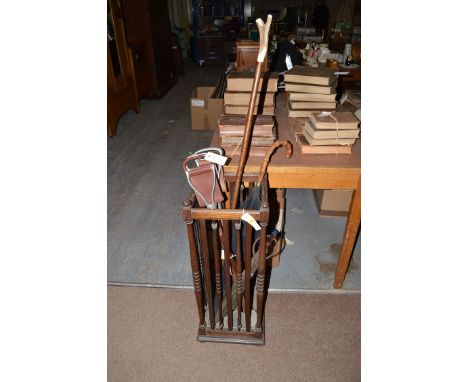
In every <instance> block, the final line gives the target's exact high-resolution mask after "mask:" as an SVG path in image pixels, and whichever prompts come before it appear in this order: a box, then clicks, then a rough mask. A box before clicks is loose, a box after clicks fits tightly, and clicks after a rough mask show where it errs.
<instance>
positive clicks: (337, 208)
mask: <svg viewBox="0 0 468 382" xmlns="http://www.w3.org/2000/svg"><path fill="white" fill-rule="evenodd" d="M314 194H315V200H316V202H317V208H318V210H319V214H320V216H323V217H328V216H345V217H346V216H348V211H349V205H350V203H351V197H352V196H353V190H314Z"/></svg>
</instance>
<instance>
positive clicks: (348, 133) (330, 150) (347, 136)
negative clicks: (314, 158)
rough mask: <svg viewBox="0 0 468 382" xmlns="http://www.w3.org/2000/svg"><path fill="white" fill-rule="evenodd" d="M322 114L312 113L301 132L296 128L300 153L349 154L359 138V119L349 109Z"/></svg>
mask: <svg viewBox="0 0 468 382" xmlns="http://www.w3.org/2000/svg"><path fill="white" fill-rule="evenodd" d="M323 114H326V113H323ZM323 114H322V113H312V114H311V115H310V117H309V120H307V121H306V122H305V124H304V127H303V130H302V132H300V131H297V130H296V141H297V143H298V146H299V147H300V149H301V152H302V154H351V150H352V146H353V145H354V144H355V143H356V139H357V138H359V132H360V129H359V120H358V119H357V118H356V116H355V115H354V114H353V113H352V112H349V111H343V112H334V113H331V116H329V115H323Z"/></svg>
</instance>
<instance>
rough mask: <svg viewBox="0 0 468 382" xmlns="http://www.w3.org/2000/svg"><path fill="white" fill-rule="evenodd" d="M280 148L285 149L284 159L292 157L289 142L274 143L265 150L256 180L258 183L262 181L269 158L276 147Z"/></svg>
mask: <svg viewBox="0 0 468 382" xmlns="http://www.w3.org/2000/svg"><path fill="white" fill-rule="evenodd" d="M281 146H284V147H286V158H291V156H292V145H291V142H289V141H276V142H275V143H273V144H272V145H271V146H270V148H269V149H268V150H267V152H266V154H265V157H264V158H263V163H262V167H261V169H260V174H259V176H258V180H257V182H258V183H261V181H262V180H263V177H264V176H265V173H266V170H267V167H268V163H270V159H271V156H272V154H273V152H274V151H275V150H276V149H277V148H278V147H281Z"/></svg>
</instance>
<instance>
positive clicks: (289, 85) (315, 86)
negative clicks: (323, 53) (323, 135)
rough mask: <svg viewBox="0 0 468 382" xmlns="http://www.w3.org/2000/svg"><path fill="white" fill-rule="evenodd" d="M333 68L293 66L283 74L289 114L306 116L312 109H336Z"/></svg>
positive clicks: (291, 115) (335, 78)
mask: <svg viewBox="0 0 468 382" xmlns="http://www.w3.org/2000/svg"><path fill="white" fill-rule="evenodd" d="M334 72H335V70H332V69H328V68H313V67H311V66H295V67H294V68H292V69H291V70H289V71H287V72H286V73H285V74H284V81H285V83H286V91H287V92H288V93H289V96H288V97H289V116H290V117H308V116H309V114H310V113H311V112H314V111H323V110H326V111H333V110H335V109H336V102H335V98H336V90H335V88H336V80H337V77H336V76H335V75H334V74H333V73H334Z"/></svg>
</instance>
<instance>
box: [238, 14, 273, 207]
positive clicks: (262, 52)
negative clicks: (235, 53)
mask: <svg viewBox="0 0 468 382" xmlns="http://www.w3.org/2000/svg"><path fill="white" fill-rule="evenodd" d="M255 22H256V23H257V27H258V31H259V34H260V48H259V50H258V56H257V66H256V67H255V77H254V82H253V85H252V92H251V93H250V102H249V109H248V112H247V120H246V123H245V129H244V139H243V142H242V150H241V154H240V160H239V165H238V166H237V172H236V182H235V184H234V192H233V194H232V195H233V196H232V199H231V206H232V207H231V208H233V209H235V208H237V205H238V201H239V190H240V185H241V182H242V176H243V175H244V169H245V164H246V163H247V158H248V155H249V149H250V141H251V138H252V130H253V122H254V121H253V113H254V108H255V101H256V100H257V91H258V85H259V83H260V74H261V69H262V66H263V61H264V60H265V56H266V54H267V51H268V32H269V30H270V24H271V15H268V17H267V21H266V23H263V20H262V19H260V18H259V19H257V20H256V21H255Z"/></svg>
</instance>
